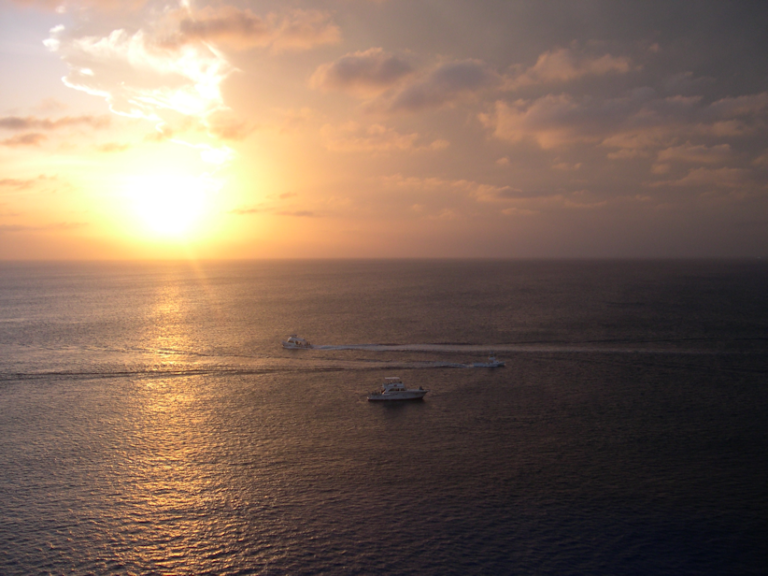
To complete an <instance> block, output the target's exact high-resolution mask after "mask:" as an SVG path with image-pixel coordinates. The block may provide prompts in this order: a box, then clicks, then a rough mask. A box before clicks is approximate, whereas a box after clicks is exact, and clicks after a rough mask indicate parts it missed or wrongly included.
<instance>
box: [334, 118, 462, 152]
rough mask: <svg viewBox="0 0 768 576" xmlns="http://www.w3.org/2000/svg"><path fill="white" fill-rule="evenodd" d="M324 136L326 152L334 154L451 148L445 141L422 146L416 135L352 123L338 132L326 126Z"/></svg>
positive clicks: (379, 126) (435, 141)
mask: <svg viewBox="0 0 768 576" xmlns="http://www.w3.org/2000/svg"><path fill="white" fill-rule="evenodd" d="M321 132H322V134H323V136H324V138H325V146H326V148H327V149H328V150H331V151H334V152H374V153H377V152H379V153H380V152H396V151H397V152H412V151H424V150H442V149H444V148H446V147H448V142H446V141H445V140H433V141H432V142H430V143H423V144H420V143H419V139H420V137H419V135H418V134H417V133H411V134H401V133H399V132H397V131H396V130H394V129H393V128H387V127H385V126H383V125H381V124H373V125H371V126H362V125H360V124H357V123H355V122H349V123H347V124H344V125H343V126H341V127H339V128H336V127H333V126H331V125H325V126H323V128H322V130H321Z"/></svg>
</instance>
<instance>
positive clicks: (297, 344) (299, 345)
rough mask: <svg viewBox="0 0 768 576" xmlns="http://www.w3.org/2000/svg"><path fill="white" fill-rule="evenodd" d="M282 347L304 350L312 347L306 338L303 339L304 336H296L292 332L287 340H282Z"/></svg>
mask: <svg viewBox="0 0 768 576" xmlns="http://www.w3.org/2000/svg"><path fill="white" fill-rule="evenodd" d="M283 348H287V349H289V350H304V349H308V348H312V344H310V343H309V342H308V341H307V340H304V338H299V337H298V336H296V334H293V335H291V336H289V337H288V340H285V341H284V342H283Z"/></svg>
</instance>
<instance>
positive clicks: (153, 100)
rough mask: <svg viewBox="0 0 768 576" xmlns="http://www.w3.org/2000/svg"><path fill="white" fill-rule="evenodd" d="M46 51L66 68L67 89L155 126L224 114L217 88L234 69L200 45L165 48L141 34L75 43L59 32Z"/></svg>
mask: <svg viewBox="0 0 768 576" xmlns="http://www.w3.org/2000/svg"><path fill="white" fill-rule="evenodd" d="M47 45H48V47H49V48H50V49H51V50H53V51H55V52H57V53H59V54H60V55H61V57H62V59H63V60H64V61H65V62H67V64H68V65H69V67H70V72H69V74H68V75H67V76H66V77H65V78H64V83H65V84H66V85H67V86H69V87H70V88H74V89H76V90H81V91H83V92H86V93H88V94H92V95H96V96H101V97H103V98H105V99H106V100H107V101H108V102H109V104H110V107H111V109H112V110H113V111H114V112H117V113H119V114H122V115H125V116H131V117H134V118H145V119H149V120H152V121H155V122H156V121H159V120H160V119H161V117H160V114H161V113H162V112H163V111H173V112H176V113H179V114H183V115H188V116H194V117H197V118H199V119H201V120H203V119H204V118H205V117H206V116H207V115H208V114H210V113H212V112H214V111H216V110H220V109H223V108H224V103H223V100H222V96H221V92H220V90H219V85H220V84H221V82H222V80H223V79H224V78H226V77H227V76H228V75H229V74H230V73H231V72H232V71H233V67H232V66H230V65H229V63H228V62H227V61H226V60H225V59H224V58H223V57H222V56H221V55H219V54H217V53H216V52H214V51H213V50H211V49H210V48H209V47H207V46H205V45H204V44H202V43H199V44H196V45H184V46H179V47H177V48H168V47H164V46H161V45H160V44H158V43H157V42H156V41H155V39H153V38H152V36H151V34H150V33H148V32H145V31H144V30H138V31H136V32H134V33H129V32H127V31H125V30H114V31H112V32H111V33H109V34H108V35H107V36H103V37H99V36H85V37H79V38H78V37H71V36H69V35H68V34H67V33H66V32H65V30H64V29H63V28H61V27H58V28H55V29H54V30H52V32H51V38H49V40H48V41H47Z"/></svg>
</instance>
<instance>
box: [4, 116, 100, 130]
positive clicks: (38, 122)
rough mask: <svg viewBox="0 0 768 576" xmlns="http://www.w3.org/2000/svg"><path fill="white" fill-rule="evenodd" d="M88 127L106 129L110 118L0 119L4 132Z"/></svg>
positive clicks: (34, 117)
mask: <svg viewBox="0 0 768 576" xmlns="http://www.w3.org/2000/svg"><path fill="white" fill-rule="evenodd" d="M83 125H84V126H90V127H91V128H106V127H108V126H109V125H110V117H109V116H105V115H101V116H64V117H62V118H38V117H36V116H25V117H21V116H5V117H3V118H0V128H4V129H6V130H19V131H20V130H59V129H61V128H68V127H71V126H83Z"/></svg>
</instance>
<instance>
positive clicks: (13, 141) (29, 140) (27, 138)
mask: <svg viewBox="0 0 768 576" xmlns="http://www.w3.org/2000/svg"><path fill="white" fill-rule="evenodd" d="M47 139H48V136H46V135H45V134H41V133H39V132H29V133H27V134H17V135H16V136H11V137H10V138H6V139H5V140H2V141H0V144H2V145H3V146H8V147H9V148H18V147H21V146H39V145H40V144H42V143H43V142H45V141H46V140H47Z"/></svg>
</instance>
